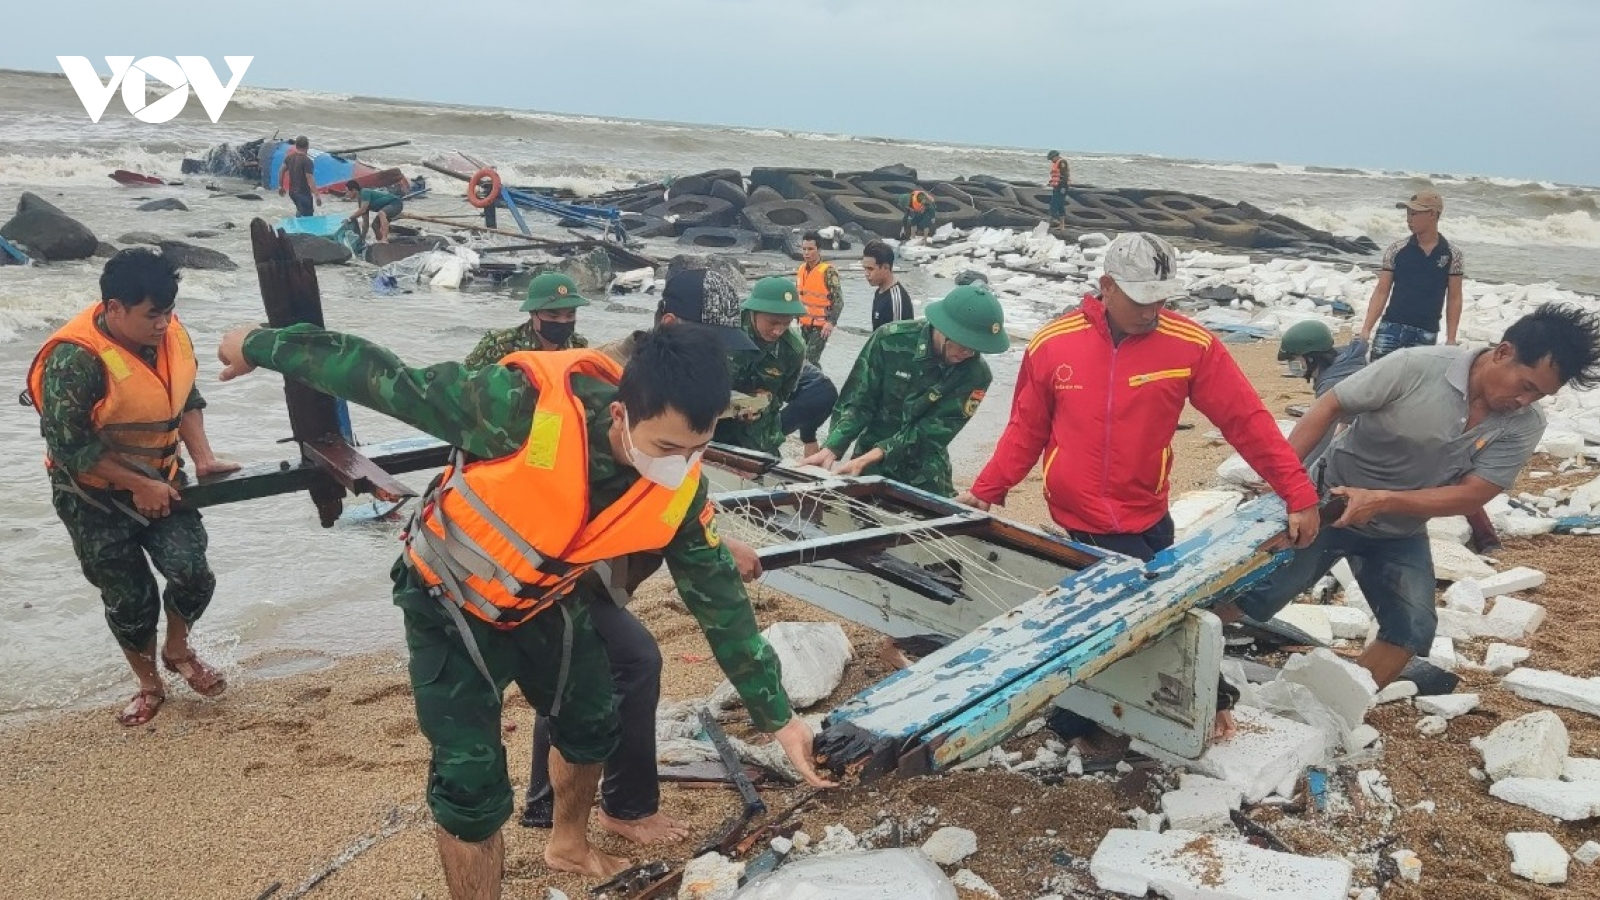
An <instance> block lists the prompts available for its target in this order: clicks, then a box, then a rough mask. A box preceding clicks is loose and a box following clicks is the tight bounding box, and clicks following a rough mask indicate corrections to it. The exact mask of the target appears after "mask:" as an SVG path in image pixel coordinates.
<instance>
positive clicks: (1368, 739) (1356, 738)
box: [1344, 725, 1383, 753]
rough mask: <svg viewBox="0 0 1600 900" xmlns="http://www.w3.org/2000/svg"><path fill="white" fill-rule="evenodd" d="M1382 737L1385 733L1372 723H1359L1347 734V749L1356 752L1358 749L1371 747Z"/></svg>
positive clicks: (1345, 740) (1345, 744) (1345, 742)
mask: <svg viewBox="0 0 1600 900" xmlns="http://www.w3.org/2000/svg"><path fill="white" fill-rule="evenodd" d="M1381 737H1383V733H1382V732H1380V731H1379V730H1378V729H1376V728H1373V727H1372V726H1371V725H1357V726H1356V727H1354V728H1352V729H1350V733H1349V734H1348V735H1346V736H1345V739H1344V746H1345V749H1346V750H1349V751H1350V752H1352V753H1354V752H1355V751H1357V750H1365V749H1366V748H1368V747H1371V746H1372V745H1373V744H1376V743H1377V742H1378V739H1379V738H1381Z"/></svg>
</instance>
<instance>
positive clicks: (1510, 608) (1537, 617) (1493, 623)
mask: <svg viewBox="0 0 1600 900" xmlns="http://www.w3.org/2000/svg"><path fill="white" fill-rule="evenodd" d="M1544 615H1545V612H1544V607H1542V606H1540V605H1539V604H1537V603H1529V602H1528V601H1526V600H1518V599H1517V598H1516V597H1496V598H1495V600H1494V606H1493V608H1491V609H1490V610H1489V614H1488V615H1487V616H1485V617H1484V620H1483V633H1484V634H1485V635H1488V636H1489V637H1497V638H1500V639H1502V640H1507V641H1515V640H1521V639H1522V638H1525V637H1527V636H1528V635H1530V634H1533V632H1534V631H1535V630H1537V629H1538V628H1539V626H1540V625H1542V624H1544Z"/></svg>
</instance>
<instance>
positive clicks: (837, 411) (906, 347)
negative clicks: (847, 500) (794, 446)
mask: <svg viewBox="0 0 1600 900" xmlns="http://www.w3.org/2000/svg"><path fill="white" fill-rule="evenodd" d="M924 315H925V316H926V321H916V320H911V321H905V322H895V323H893V324H890V325H885V326H883V327H882V328H879V329H878V330H877V331H874V332H873V333H872V336H871V337H870V338H868V339H867V345H866V346H865V347H863V348H862V349H861V355H860V356H858V357H856V364H855V367H854V368H852V369H851V370H850V378H849V379H848V380H847V381H845V383H844V390H843V391H842V392H840V395H839V405H838V406H837V407H835V408H834V412H833V427H832V429H831V430H830V431H829V433H828V439H827V441H825V442H824V443H823V445H822V449H821V450H819V451H817V452H816V453H814V454H812V455H811V456H808V457H806V458H805V459H803V460H801V464H802V465H816V466H834V464H835V463H836V462H838V460H839V459H840V458H841V457H843V456H844V454H845V453H846V451H848V450H849V449H850V445H851V444H852V443H853V444H855V456H854V457H852V458H851V460H850V461H849V462H847V463H844V464H842V465H838V466H834V471H836V472H839V473H841V474H845V475H882V476H884V477H886V478H893V479H894V480H896V481H902V482H905V483H906V484H909V485H911V486H912V487H917V488H921V489H922V490H925V491H928V492H929V493H933V494H939V495H941V496H946V497H948V496H952V495H954V494H955V484H954V482H953V480H952V477H951V471H950V442H951V441H952V440H954V439H955V436H956V434H958V433H959V432H960V431H961V429H962V428H964V427H965V426H966V424H967V422H968V421H969V420H970V419H971V418H972V414H973V413H974V412H977V409H978V404H979V403H981V402H983V394H984V391H986V390H988V388H989V382H990V380H991V378H992V376H991V375H990V373H989V365H988V363H986V362H984V361H983V358H982V357H980V356H979V355H978V354H980V353H1001V352H1004V351H1005V350H1006V348H1007V347H1009V346H1011V339H1010V338H1009V337H1008V336H1007V335H1006V330H1005V316H1004V314H1003V312H1002V311H1001V309H1000V301H998V300H996V299H995V296H994V294H992V293H990V292H989V287H988V285H982V284H968V285H962V286H960V287H958V288H956V289H955V290H953V291H951V292H950V293H949V294H947V295H945V297H944V299H943V300H938V301H935V302H933V303H930V304H928V307H927V309H926V310H925V312H924Z"/></svg>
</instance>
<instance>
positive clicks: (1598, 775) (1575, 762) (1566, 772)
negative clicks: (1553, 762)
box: [1561, 756, 1600, 781]
mask: <svg viewBox="0 0 1600 900" xmlns="http://www.w3.org/2000/svg"><path fill="white" fill-rule="evenodd" d="M1561 778H1562V780H1563V781H1600V759H1588V758H1586V757H1582V756H1569V757H1567V764H1566V765H1565V766H1563V767H1562V768H1561Z"/></svg>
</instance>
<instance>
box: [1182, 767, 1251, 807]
mask: <svg viewBox="0 0 1600 900" xmlns="http://www.w3.org/2000/svg"><path fill="white" fill-rule="evenodd" d="M1190 788H1194V789H1197V790H1205V791H1215V792H1217V793H1218V794H1219V795H1221V796H1222V798H1223V799H1224V800H1226V801H1227V803H1228V808H1229V809H1238V808H1239V807H1240V806H1242V805H1244V788H1242V787H1240V786H1239V785H1237V784H1234V783H1233V782H1231V781H1223V780H1222V779H1220V778H1212V777H1211V776H1209V775H1199V774H1196V773H1194V772H1184V773H1183V774H1181V775H1179V776H1178V789H1179V790H1189V789H1190Z"/></svg>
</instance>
